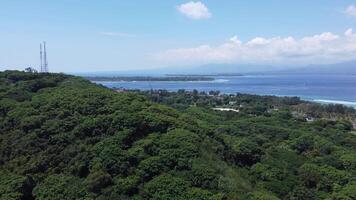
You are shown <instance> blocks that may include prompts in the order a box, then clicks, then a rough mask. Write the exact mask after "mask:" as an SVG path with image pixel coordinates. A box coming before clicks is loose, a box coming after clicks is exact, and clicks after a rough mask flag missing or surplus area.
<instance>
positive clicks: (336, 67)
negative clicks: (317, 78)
mask: <svg viewBox="0 0 356 200" xmlns="http://www.w3.org/2000/svg"><path fill="white" fill-rule="evenodd" d="M221 73H224V74H226V73H233V74H348V75H350V74H352V75H354V74H356V60H352V61H347V62H340V63H334V64H311V65H305V66H299V67H297V66H290V67H289V68H288V69H285V66H283V65H275V66H273V65H261V64H258V65H257V64H256V65H253V64H206V65H201V66H197V67H182V68H174V69H172V68H159V69H147V70H144V69H142V70H139V69H138V70H124V71H97V72H78V73H70V74H74V75H79V76H97V75H101V76H102V75H104V76H108V75H128V76H131V75H137V74H140V75H145V76H146V75H166V74H181V75H184V74H186V75H189V74H199V75H212V74H221Z"/></svg>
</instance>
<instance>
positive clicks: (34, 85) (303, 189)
mask: <svg viewBox="0 0 356 200" xmlns="http://www.w3.org/2000/svg"><path fill="white" fill-rule="evenodd" d="M216 95H217V94H212V95H208V94H206V95H203V94H199V93H198V92H196V91H195V92H193V93H192V95H189V96H186V93H184V91H180V93H179V92H178V93H172V94H168V93H167V94H164V95H163V96H164V97H162V96H159V97H157V96H152V94H151V93H142V92H116V91H113V90H110V89H107V88H104V87H102V86H99V85H95V84H93V83H90V82H89V81H86V80H84V79H82V78H78V77H73V76H68V75H63V74H37V73H25V72H18V71H5V72H1V73H0V199H1V200H12V199H30V200H31V199H38V200H44V199H51V200H57V199H58V200H64V199H69V200H71V199H73V200H74V199H81V200H91V199H100V200H106V199H107V200H109V199H138V200H139V199H162V200H164V199H179V200H187V199H198V200H200V199H201V200H203V199H209V200H218V199H247V200H249V199H250V200H274V199H276V200H277V199H293V200H298V199H300V200H304V199H337V200H341V199H342V200H351V199H356V180H355V177H356V135H355V134H354V132H353V131H352V125H351V123H350V122H348V121H346V120H333V121H331V120H325V119H322V118H318V119H317V120H316V121H314V122H307V121H305V120H303V119H300V118H298V117H296V115H292V112H291V111H292V110H293V111H295V110H296V109H295V106H296V105H299V104H305V102H302V101H300V100H298V99H295V98H277V97H259V96H251V95H241V94H240V95H238V96H236V97H235V101H238V103H239V104H243V107H242V108H241V109H240V112H239V113H236V112H218V111H213V110H212V109H211V106H216V105H219V103H216V101H215V100H216V99H220V100H221V101H223V100H224V99H221V98H220V96H219V98H214V97H210V96H216ZM172 97H174V98H172ZM214 99H215V100H214ZM152 101H154V102H152ZM155 102H159V103H155ZM235 103H236V102H235ZM275 104H278V107H279V109H274V110H273V109H272V110H271V109H270V108H271V106H273V105H275ZM308 108H309V107H305V106H304V107H303V111H305V109H308ZM338 109H341V110H342V111H343V112H344V111H345V112H347V113H350V112H351V113H352V112H354V111H353V110H352V109H351V110H350V109H346V108H343V107H341V108H339V107H338ZM319 110H320V109H319ZM345 112H344V113H345ZM324 113H325V112H324ZM339 113H340V112H339ZM342 114H343V113H341V115H342Z"/></svg>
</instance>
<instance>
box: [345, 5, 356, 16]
mask: <svg viewBox="0 0 356 200" xmlns="http://www.w3.org/2000/svg"><path fill="white" fill-rule="evenodd" d="M345 13H346V14H347V15H349V16H352V17H356V6H355V5H349V6H348V7H347V8H346V10H345Z"/></svg>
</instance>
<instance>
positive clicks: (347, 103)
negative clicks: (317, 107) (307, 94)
mask: <svg viewBox="0 0 356 200" xmlns="http://www.w3.org/2000/svg"><path fill="white" fill-rule="evenodd" d="M313 101H315V102H319V103H328V104H343V105H348V106H353V107H355V106H356V102H353V101H341V100H328V99H314V100H313Z"/></svg>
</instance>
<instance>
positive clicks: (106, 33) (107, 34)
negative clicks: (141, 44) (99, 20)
mask: <svg viewBox="0 0 356 200" xmlns="http://www.w3.org/2000/svg"><path fill="white" fill-rule="evenodd" d="M99 34H100V35H104V36H111V37H135V35H133V34H130V33H124V32H100V33H99Z"/></svg>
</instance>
